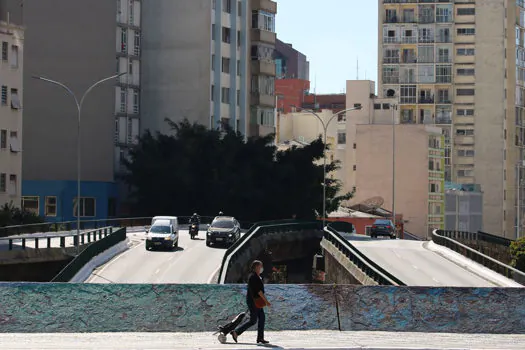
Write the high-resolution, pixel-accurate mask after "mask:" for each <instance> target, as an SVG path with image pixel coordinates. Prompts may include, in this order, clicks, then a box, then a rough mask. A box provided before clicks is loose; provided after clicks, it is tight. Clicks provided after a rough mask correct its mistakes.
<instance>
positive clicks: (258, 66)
mask: <svg viewBox="0 0 525 350" xmlns="http://www.w3.org/2000/svg"><path fill="white" fill-rule="evenodd" d="M252 75H270V76H272V77H274V76H275V62H274V61H269V60H255V61H252Z"/></svg>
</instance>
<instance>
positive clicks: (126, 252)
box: [84, 240, 144, 283]
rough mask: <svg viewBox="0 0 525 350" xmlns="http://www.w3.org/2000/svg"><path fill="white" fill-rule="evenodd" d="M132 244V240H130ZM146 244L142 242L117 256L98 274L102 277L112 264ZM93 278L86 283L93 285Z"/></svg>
mask: <svg viewBox="0 0 525 350" xmlns="http://www.w3.org/2000/svg"><path fill="white" fill-rule="evenodd" d="M130 243H131V240H130ZM143 244H144V243H142V242H140V243H139V244H137V245H136V246H134V247H131V248H130V249H128V250H126V251H124V252H122V253H120V254H119V255H118V256H116V257H115V258H113V259H111V260H110V261H108V262H107V263H106V264H104V265H103V266H102V267H101V269H100V270H98V271H97V274H99V275H102V273H103V272H104V270H105V269H107V268H108V267H109V266H111V265H112V264H114V263H115V262H116V261H117V260H118V259H120V258H121V257H123V256H124V255H126V254H128V253H129V252H131V251H132V250H134V249H136V248H138V247H140V246H142V245H143ZM92 277H93V275H91V276H90V277H89V278H88V279H87V280H86V282H84V283H91V280H92Z"/></svg>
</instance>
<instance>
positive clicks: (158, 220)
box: [146, 216, 179, 250]
mask: <svg viewBox="0 0 525 350" xmlns="http://www.w3.org/2000/svg"><path fill="white" fill-rule="evenodd" d="M178 246H179V222H178V219H177V217H175V216H156V217H154V218H153V219H152V220H151V227H150V229H149V231H148V235H147V237H146V250H149V249H150V248H168V249H173V248H177V247H178Z"/></svg>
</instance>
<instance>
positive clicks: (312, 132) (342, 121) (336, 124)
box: [276, 109, 346, 182]
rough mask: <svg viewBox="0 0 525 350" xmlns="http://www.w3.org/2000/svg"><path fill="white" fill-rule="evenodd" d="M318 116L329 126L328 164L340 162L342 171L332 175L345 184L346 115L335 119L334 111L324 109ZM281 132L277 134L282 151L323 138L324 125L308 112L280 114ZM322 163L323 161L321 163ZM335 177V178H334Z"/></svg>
mask: <svg viewBox="0 0 525 350" xmlns="http://www.w3.org/2000/svg"><path fill="white" fill-rule="evenodd" d="M316 114H317V115H318V116H319V117H320V118H321V119H322V120H323V122H324V123H325V125H326V124H328V128H327V133H326V143H327V145H328V147H329V151H327V152H326V157H327V160H326V161H327V163H329V162H331V161H334V160H339V161H340V162H341V164H340V167H341V169H340V170H339V171H338V172H337V173H336V174H331V175H332V177H335V178H337V179H339V180H341V181H342V182H344V174H345V172H346V169H345V165H344V162H345V158H346V157H345V152H346V131H345V129H346V118H345V116H344V115H341V116H338V117H334V119H333V120H332V121H331V122H330V123H328V122H329V121H330V119H331V118H332V117H333V111H332V110H329V109H323V110H321V111H319V112H316ZM278 125H279V132H278V133H277V138H276V143H277V145H278V146H279V149H280V150H283V149H286V148H288V147H291V146H298V147H300V145H301V144H309V143H310V142H312V141H314V140H315V139H317V138H318V137H319V136H321V137H323V134H324V129H323V125H322V124H321V122H320V121H319V119H317V118H316V117H315V116H314V115H312V114H311V113H308V112H294V113H289V114H280V115H279V116H278ZM321 163H322V161H321ZM334 175H335V176H334Z"/></svg>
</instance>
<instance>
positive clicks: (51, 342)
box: [0, 331, 525, 350]
mask: <svg viewBox="0 0 525 350" xmlns="http://www.w3.org/2000/svg"><path fill="white" fill-rule="evenodd" d="M266 337H267V339H268V340H270V341H271V342H272V344H273V345H265V346H262V345H259V346H257V345H256V344H255V343H253V342H252V341H254V340H255V338H256V334H255V332H246V333H244V334H243V335H242V336H240V337H239V343H238V344H235V343H233V341H232V340H231V337H228V343H227V344H220V343H219V342H218V340H217V336H216V335H212V334H211V333H84V334H61V333H54V334H0V344H1V348H2V350H4V349H126V350H128V349H172V350H178V349H220V350H238V349H261V348H274V349H309V350H313V349H382V350H386V349H397V350H399V349H410V350H418V349H425V350H434V349H435V350H443V349H447V350H448V349H454V350H460V349H473V350H474V349H475V350H481V349H483V350H485V349H491V350H496V349H497V350H502V349H516V350H517V349H520V350H523V349H524V348H525V335H496V334H445V333H432V334H431V333H388V332H337V331H292V332H290V331H287V332H267V334H266Z"/></svg>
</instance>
